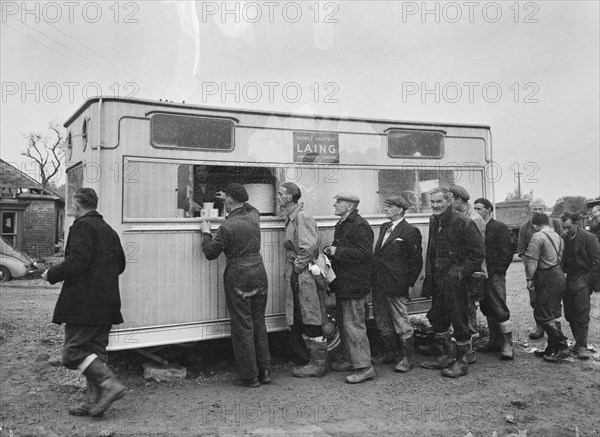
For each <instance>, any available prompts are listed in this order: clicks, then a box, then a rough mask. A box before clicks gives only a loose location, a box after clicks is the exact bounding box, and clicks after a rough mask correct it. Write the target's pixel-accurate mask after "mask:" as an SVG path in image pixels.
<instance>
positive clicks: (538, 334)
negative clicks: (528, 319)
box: [529, 325, 544, 340]
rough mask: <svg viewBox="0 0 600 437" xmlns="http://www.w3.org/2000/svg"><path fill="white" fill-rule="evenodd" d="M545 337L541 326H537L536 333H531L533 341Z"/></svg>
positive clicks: (530, 336)
mask: <svg viewBox="0 0 600 437" xmlns="http://www.w3.org/2000/svg"><path fill="white" fill-rule="evenodd" d="M543 336H544V328H542V326H541V325H535V331H531V332H530V333H529V338H531V339H532V340H537V339H538V338H542V337H543Z"/></svg>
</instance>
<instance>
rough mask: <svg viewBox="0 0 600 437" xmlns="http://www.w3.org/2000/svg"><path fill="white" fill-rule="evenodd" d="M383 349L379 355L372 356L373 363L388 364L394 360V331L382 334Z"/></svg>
mask: <svg viewBox="0 0 600 437" xmlns="http://www.w3.org/2000/svg"><path fill="white" fill-rule="evenodd" d="M381 339H382V340H383V346H384V351H383V354H382V355H381V356H379V357H376V358H373V360H372V361H373V364H389V363H393V362H395V361H396V357H397V355H398V337H397V335H396V333H395V332H393V333H391V334H386V335H382V336H381Z"/></svg>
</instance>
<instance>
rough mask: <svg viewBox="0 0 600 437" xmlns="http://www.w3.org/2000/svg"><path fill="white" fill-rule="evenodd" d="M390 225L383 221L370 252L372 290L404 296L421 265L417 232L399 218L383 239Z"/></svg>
mask: <svg viewBox="0 0 600 437" xmlns="http://www.w3.org/2000/svg"><path fill="white" fill-rule="evenodd" d="M391 225H392V222H388V223H384V224H383V225H382V226H381V228H380V230H379V238H378V239H377V244H376V245H375V252H374V254H373V274H372V277H371V278H372V283H373V291H374V292H377V293H382V294H386V295H390V296H402V297H407V296H408V289H409V287H412V286H413V285H414V284H415V282H416V280H417V279H418V278H419V274H420V273H421V269H422V268H423V248H422V246H421V232H420V231H419V229H417V227H416V226H413V225H411V224H409V223H407V222H406V220H405V219H403V220H402V221H400V222H399V223H398V224H397V225H396V227H395V228H394V229H393V231H392V233H391V234H390V236H389V238H387V239H385V241H384V238H385V234H386V232H387V230H388V228H389V227H390V226H391Z"/></svg>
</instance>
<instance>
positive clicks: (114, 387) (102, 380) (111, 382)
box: [83, 358, 125, 417]
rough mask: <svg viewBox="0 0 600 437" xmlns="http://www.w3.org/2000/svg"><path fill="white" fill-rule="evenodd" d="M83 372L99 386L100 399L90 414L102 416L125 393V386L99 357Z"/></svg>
mask: <svg viewBox="0 0 600 437" xmlns="http://www.w3.org/2000/svg"><path fill="white" fill-rule="evenodd" d="M83 374H84V375H85V377H86V378H87V379H88V380H89V381H91V383H92V384H93V385H95V386H96V387H97V388H98V400H97V401H96V404H95V405H94V406H93V407H92V408H90V410H89V415H90V416H92V417H100V416H102V414H104V412H105V411H106V410H107V409H108V407H110V405H111V404H112V403H113V402H114V401H117V400H119V399H121V398H122V397H123V396H124V395H125V387H123V386H122V385H121V383H120V382H119V381H117V378H116V377H115V375H114V374H113V373H112V372H111V371H110V370H109V368H108V367H106V365H105V364H104V363H103V362H102V361H100V360H99V359H98V358H96V359H95V360H94V361H92V363H91V364H90V365H89V366H88V367H87V368H86V369H85V370H84V371H83Z"/></svg>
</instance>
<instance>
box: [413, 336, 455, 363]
mask: <svg viewBox="0 0 600 437" xmlns="http://www.w3.org/2000/svg"><path fill="white" fill-rule="evenodd" d="M435 341H436V343H437V345H438V347H439V348H440V350H441V351H442V355H440V356H439V357H437V358H436V359H433V360H429V361H421V367H424V368H425V369H445V368H447V367H450V365H451V364H452V340H451V339H450V332H449V331H446V332H439V333H438V332H436V334H435Z"/></svg>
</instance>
